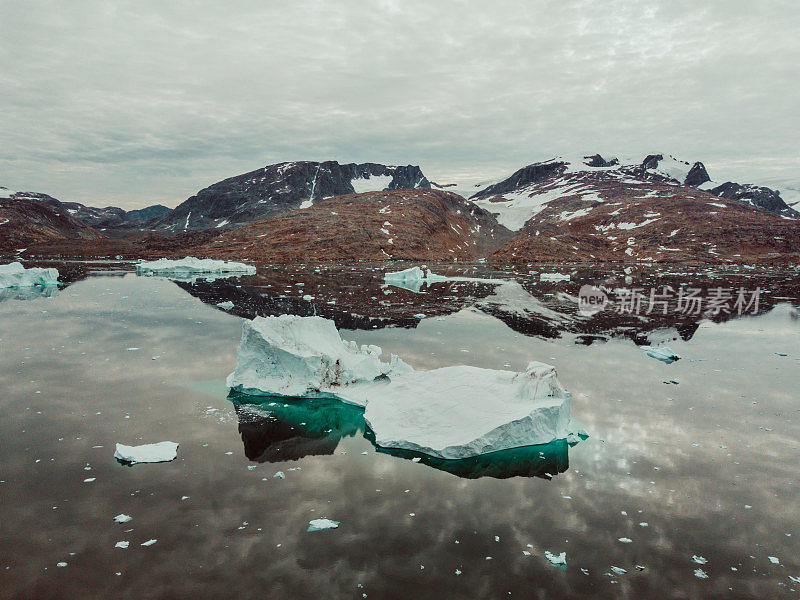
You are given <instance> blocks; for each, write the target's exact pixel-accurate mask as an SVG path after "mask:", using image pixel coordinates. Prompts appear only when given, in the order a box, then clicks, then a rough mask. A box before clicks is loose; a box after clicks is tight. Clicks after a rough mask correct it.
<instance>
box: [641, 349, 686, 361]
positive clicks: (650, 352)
mask: <svg viewBox="0 0 800 600" xmlns="http://www.w3.org/2000/svg"><path fill="white" fill-rule="evenodd" d="M642 350H644V351H645V353H646V354H647V356H649V357H650V358H655V359H656V360H660V361H661V362H665V363H667V364H669V363H673V362H675V361H676V360H680V359H681V357H680V356H679V355H677V354H675V352H673V351H672V350H671V349H670V348H669V347H667V346H664V347H663V348H654V347H653V346H642Z"/></svg>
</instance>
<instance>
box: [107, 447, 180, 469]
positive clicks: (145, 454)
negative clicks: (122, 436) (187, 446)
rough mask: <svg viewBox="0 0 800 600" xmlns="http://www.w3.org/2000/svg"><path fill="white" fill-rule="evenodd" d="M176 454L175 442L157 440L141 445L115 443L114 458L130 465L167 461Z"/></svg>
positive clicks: (172, 458)
mask: <svg viewBox="0 0 800 600" xmlns="http://www.w3.org/2000/svg"><path fill="white" fill-rule="evenodd" d="M176 456H178V444H176V443H175V442H158V443H157V444H143V445H141V446H126V445H124V444H117V448H116V451H115V452H114V458H116V459H117V460H118V461H120V462H124V463H127V464H130V465H135V464H137V463H157V462H169V461H171V460H174V459H175V457H176Z"/></svg>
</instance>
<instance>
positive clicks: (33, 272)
mask: <svg viewBox="0 0 800 600" xmlns="http://www.w3.org/2000/svg"><path fill="white" fill-rule="evenodd" d="M57 283H58V269H53V268H48V269H41V268H39V267H31V268H29V269H26V268H25V267H23V266H22V263H19V262H12V263H9V264H7V265H0V289H2V288H26V287H33V286H39V285H56V284H57Z"/></svg>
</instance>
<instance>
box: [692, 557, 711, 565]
mask: <svg viewBox="0 0 800 600" xmlns="http://www.w3.org/2000/svg"><path fill="white" fill-rule="evenodd" d="M692 562H695V563H697V564H698V565H704V564H706V563H707V562H708V560H706V559H705V558H704V557H702V556H697V554H693V555H692Z"/></svg>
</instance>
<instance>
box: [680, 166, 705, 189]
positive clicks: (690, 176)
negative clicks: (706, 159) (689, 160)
mask: <svg viewBox="0 0 800 600" xmlns="http://www.w3.org/2000/svg"><path fill="white" fill-rule="evenodd" d="M706 181H711V177H709V176H708V171H706V167H705V165H704V164H703V163H701V162H696V163H694V164H693V165H692V168H691V169H689V172H688V173H687V174H686V179H685V180H684V182H683V184H684V185H691V186H692V187H697V186H698V185H703V184H704V183H705V182H706Z"/></svg>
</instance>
